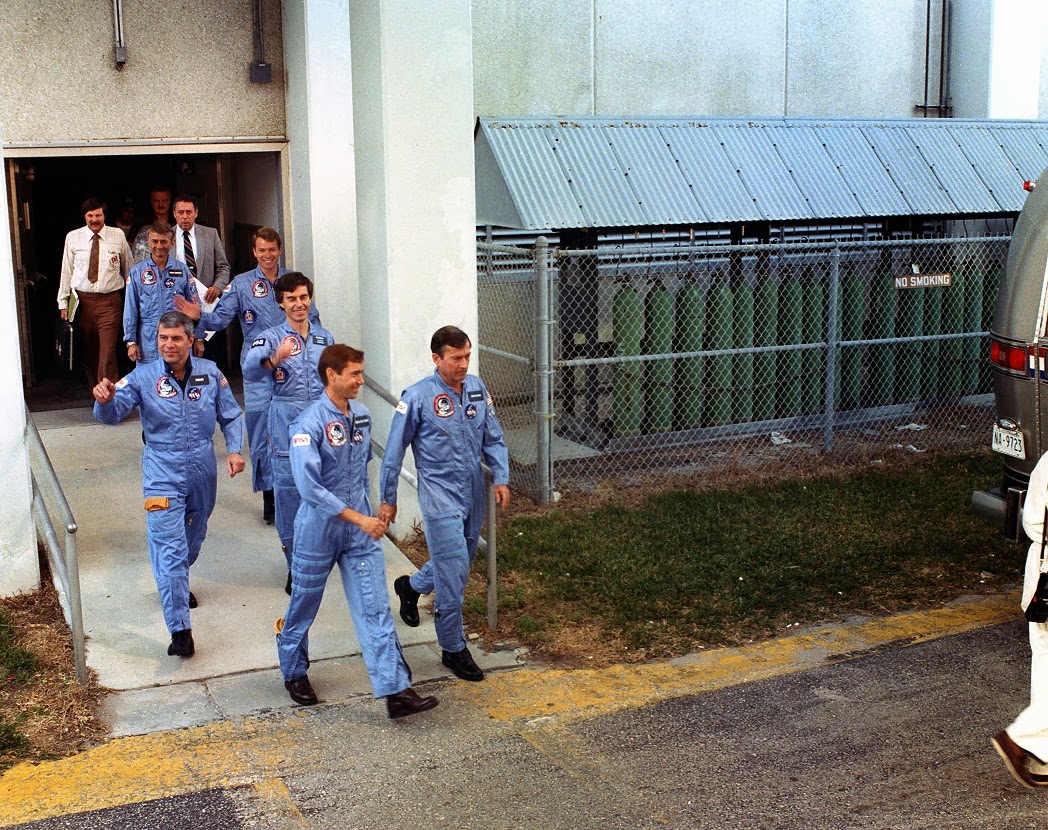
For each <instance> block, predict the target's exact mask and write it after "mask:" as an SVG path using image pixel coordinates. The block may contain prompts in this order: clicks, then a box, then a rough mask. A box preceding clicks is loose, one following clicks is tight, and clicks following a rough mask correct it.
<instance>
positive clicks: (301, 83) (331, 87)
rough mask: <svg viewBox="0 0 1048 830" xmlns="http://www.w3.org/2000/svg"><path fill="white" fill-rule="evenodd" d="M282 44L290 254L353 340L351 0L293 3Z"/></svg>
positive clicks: (335, 325)
mask: <svg viewBox="0 0 1048 830" xmlns="http://www.w3.org/2000/svg"><path fill="white" fill-rule="evenodd" d="M284 49H285V60H286V63H287V67H288V70H287V90H288V101H287V113H288V148H289V149H288V161H289V167H290V194H289V195H290V204H289V205H288V206H287V208H288V210H287V215H288V216H290V219H291V223H292V226H293V232H292V233H291V234H285V236H287V237H288V241H287V242H285V246H284V257H285V260H286V262H287V263H288V267H291V268H295V269H296V270H299V271H302V272H303V273H304V274H306V276H308V277H310V279H312V280H313V283H314V285H315V286H316V297H317V303H318V305H319V306H320V310H321V314H322V319H323V321H324V326H325V328H327V329H329V330H330V331H331V332H332V333H333V334H334V335H335V336H336V337H337V338H338V339H339V340H340V341H342V342H354V341H355V340H356V339H357V338H358V337H359V334H360V292H359V286H358V283H357V270H358V266H357V214H356V212H357V199H356V180H355V172H354V155H353V146H354V139H353V108H352V101H353V70H352V61H351V51H350V31H349V0H309V2H301V3H294V2H289V3H287V4H286V6H285V12H284Z"/></svg>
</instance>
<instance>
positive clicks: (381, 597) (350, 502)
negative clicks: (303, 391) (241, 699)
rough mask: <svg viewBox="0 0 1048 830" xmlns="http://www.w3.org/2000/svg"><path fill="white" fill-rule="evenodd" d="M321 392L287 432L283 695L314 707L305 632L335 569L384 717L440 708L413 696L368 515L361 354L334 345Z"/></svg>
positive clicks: (382, 527)
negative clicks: (290, 492) (290, 503)
mask: <svg viewBox="0 0 1048 830" xmlns="http://www.w3.org/2000/svg"><path fill="white" fill-rule="evenodd" d="M317 375H318V377H319V378H321V379H322V380H323V384H324V394H323V395H321V397H320V399H319V400H318V401H315V402H314V403H312V404H310V405H309V406H308V407H307V408H306V410H305V411H304V412H302V413H301V414H300V415H299V416H298V417H297V418H296V419H295V420H294V421H293V422H292V423H291V424H290V426H289V427H288V428H287V432H288V434H289V436H290V447H291V469H292V473H293V475H294V480H295V485H296V486H297V488H298V491H299V492H300V493H301V494H302V501H301V504H300V505H299V508H298V513H297V515H296V518H295V550H294V555H293V557H292V568H293V569H294V580H293V582H292V586H293V587H292V590H291V600H290V602H289V603H288V609H287V613H286V614H285V616H284V618H283V619H282V620H278V621H277V653H278V655H279V657H280V670H281V673H282V674H283V676H284V687H285V688H286V689H287V690H288V693H289V694H290V695H291V699H292V700H294V701H295V702H296V703H302V704H305V705H311V704H313V703H316V702H317V696H316V693H315V692H314V691H313V687H312V686H311V685H310V682H309V678H308V677H307V675H306V670H307V669H308V668H309V639H308V637H309V627H310V626H311V625H312V624H313V620H314V619H315V618H316V615H317V611H318V610H319V609H320V601H321V599H322V598H323V596H324V586H325V585H326V584H327V579H328V576H329V575H330V573H331V569H332V568H333V567H334V566H335V565H336V564H337V565H338V568H339V572H340V574H341V576H342V588H343V590H344V591H345V594H346V602H347V604H348V605H349V612H350V615H351V616H352V618H353V626H354V628H355V629H356V633H357V639H359V641H360V646H361V650H362V652H363V657H364V665H365V666H366V667H367V671H368V676H369V677H370V679H371V686H372V689H373V690H374V694H375V697H376V698H381V697H384V698H386V708H387V711H388V713H389V716H390V717H391V718H399V717H403V716H404V715H410V714H413V713H415V712H421V711H424V710H426V709H432V708H433V707H434V706H436V705H437V700H436V698H433V697H427V698H423V697H419V696H418V695H417V694H416V693H415V691H414V690H413V689H412V688H411V671H410V669H408V666H407V663H405V662H404V655H403V653H402V652H401V648H400V641H399V640H398V639H397V633H396V630H395V628H394V626H393V612H392V611H391V610H390V607H389V592H388V590H387V588H386V568H385V562H384V557H383V553H382V545H381V543H380V541H379V540H380V539H381V538H382V535H383V534H384V533H385V532H386V529H387V527H388V525H387V524H386V522H384V521H381V520H380V519H377V518H375V517H374V516H372V515H371V500H370V498H369V491H370V485H369V483H368V469H367V465H368V461H369V460H370V458H371V415H370V413H369V412H368V410H367V407H365V406H364V405H363V404H361V403H358V402H357V401H356V400H354V399H355V398H356V396H357V393H358V392H359V391H360V387H361V386H363V385H364V354H363V352H361V351H359V350H357V349H354V348H351V347H350V346H346V345H343V344H338V345H334V346H328V347H327V348H325V349H324V350H323V352H322V353H321V355H320V358H319V362H318V364H317Z"/></svg>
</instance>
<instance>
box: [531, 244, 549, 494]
mask: <svg viewBox="0 0 1048 830" xmlns="http://www.w3.org/2000/svg"><path fill="white" fill-rule="evenodd" d="M548 262H549V240H548V239H546V237H544V236H540V237H539V238H538V239H536V240H535V428H536V434H535V476H536V482H535V490H536V493H535V496H536V501H538V503H539V504H549V503H550V501H551V500H552V498H553V466H552V452H551V444H552V432H553V430H552V417H553V416H552V412H551V396H550V387H551V385H552V383H551V379H552V375H553V370H552V368H551V365H550V330H551V327H552V324H553V321H552V320H551V319H550V297H549V294H550V290H549V279H548V273H547V266H548Z"/></svg>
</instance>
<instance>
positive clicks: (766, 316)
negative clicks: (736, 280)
mask: <svg viewBox="0 0 1048 830" xmlns="http://www.w3.org/2000/svg"><path fill="white" fill-rule="evenodd" d="M753 306H754V309H753V345H754V346H776V345H778V341H777V339H776V338H777V336H778V316H779V289H778V287H777V286H776V285H775V283H774V282H773V281H772V279H771V278H770V277H763V278H761V280H760V281H759V282H758V283H757V287H756V288H755V289H754V292H753ZM774 417H775V353H774V352H771V353H768V354H756V355H754V356H753V420H755V421H767V420H768V419H770V418H774Z"/></svg>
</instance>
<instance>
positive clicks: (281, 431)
mask: <svg viewBox="0 0 1048 830" xmlns="http://www.w3.org/2000/svg"><path fill="white" fill-rule="evenodd" d="M273 292H274V293H275V294H276V298H277V303H279V305H280V307H281V308H282V309H283V310H284V315H285V320H284V322H283V323H281V324H280V325H277V326H274V327H273V328H271V329H267V330H266V331H264V332H262V333H261V334H256V335H255V336H254V337H252V338H251V345H250V347H249V348H248V352H247V357H245V358H244V382H245V384H246V383H247V382H248V381H250V382H252V383H256V382H261V381H263V380H265V379H266V378H269V380H270V382H271V384H272V387H271V388H272V390H273V395H272V399H271V400H270V402H269V424H268V431H269V447H270V458H271V460H272V464H273V497H274V501H275V502H276V520H277V534H278V535H279V536H280V544H281V545H282V546H283V548H284V557H285V559H286V560H287V571H288V574H287V583H286V584H285V585H284V590H285V591H287V593H289V594H290V593H291V554H292V552H293V551H294V549H295V514H296V513H297V512H298V504H299V500H300V499H299V494H298V490H297V489H295V479H294V476H293V475H292V473H291V459H290V457H289V452H288V451H289V447H288V434H287V428H288V424H290V423H291V422H292V421H293V420H295V418H297V417H298V416H299V414H300V413H301V412H302V410H303V409H305V408H306V407H307V406H309V404H311V403H313V401H316V400H319V398H320V396H321V395H323V394H324V384H323V383H322V382H321V380H320V377H319V376H318V375H317V361H318V360H320V353H321V352H322V351H323V350H324V347H325V346H330V345H332V344H334V342H335V337H334V335H333V334H331V332H329V331H328V330H327V329H325V328H322V327H321V326H320V325H311V322H310V309H311V308H312V304H313V303H312V301H313V283H312V282H311V281H310V279H309V277H307V276H305V275H304V274H301V273H299V272H298V271H289V272H288V273H286V274H284V275H283V276H282V277H280V278H279V279H278V280H277V281H276V283H275V284H274V285H273Z"/></svg>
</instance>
